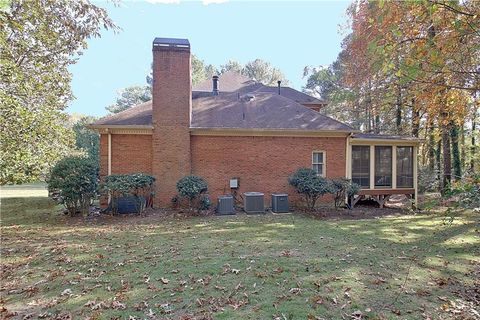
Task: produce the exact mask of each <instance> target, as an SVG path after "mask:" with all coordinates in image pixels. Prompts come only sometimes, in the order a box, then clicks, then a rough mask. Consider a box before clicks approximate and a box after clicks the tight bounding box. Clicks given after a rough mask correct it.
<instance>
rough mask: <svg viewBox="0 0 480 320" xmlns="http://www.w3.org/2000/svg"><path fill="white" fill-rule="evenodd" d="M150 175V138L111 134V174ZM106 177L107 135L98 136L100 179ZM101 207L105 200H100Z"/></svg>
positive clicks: (148, 136) (105, 203)
mask: <svg viewBox="0 0 480 320" xmlns="http://www.w3.org/2000/svg"><path fill="white" fill-rule="evenodd" d="M136 172H143V173H147V174H151V173H152V136H151V135H139V134H112V174H128V173H136ZM107 175H108V134H101V135H100V177H101V178H103V177H105V176H107ZM100 204H101V205H102V206H106V205H107V199H106V198H104V197H102V198H101V199H100Z"/></svg>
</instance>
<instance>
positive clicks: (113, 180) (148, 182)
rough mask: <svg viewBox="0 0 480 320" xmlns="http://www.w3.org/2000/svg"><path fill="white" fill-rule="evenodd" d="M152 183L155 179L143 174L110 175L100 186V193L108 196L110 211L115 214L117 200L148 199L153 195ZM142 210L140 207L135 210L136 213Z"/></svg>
mask: <svg viewBox="0 0 480 320" xmlns="http://www.w3.org/2000/svg"><path fill="white" fill-rule="evenodd" d="M154 183H155V177H153V176H150V175H148V174H144V173H132V174H112V175H109V176H107V177H105V180H104V181H103V182H102V183H101V184H100V191H101V192H102V193H107V194H109V195H110V197H111V198H112V202H111V206H112V211H113V212H114V213H116V212H117V209H118V208H117V201H118V198H120V197H127V196H135V197H143V198H145V199H148V198H150V197H152V196H153V195H154ZM136 203H137V202H136ZM138 203H143V202H138ZM142 210H143V208H141V207H139V208H137V212H138V213H140V212H141V211H142Z"/></svg>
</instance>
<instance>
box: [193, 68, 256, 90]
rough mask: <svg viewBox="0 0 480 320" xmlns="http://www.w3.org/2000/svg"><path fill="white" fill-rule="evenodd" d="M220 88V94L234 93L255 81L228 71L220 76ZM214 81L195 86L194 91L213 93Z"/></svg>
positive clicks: (209, 80) (207, 80) (205, 81)
mask: <svg viewBox="0 0 480 320" xmlns="http://www.w3.org/2000/svg"><path fill="white" fill-rule="evenodd" d="M218 82H219V83H218V87H219V90H220V92H233V91H237V90H238V89H240V88H243V87H245V86H248V85H251V84H254V83H255V81H254V80H252V79H249V78H248V77H246V76H244V75H242V74H240V73H238V72H234V71H228V72H225V73H224V74H221V75H219V76H218ZM212 87H213V84H212V79H205V80H204V81H202V82H200V83H198V84H196V85H194V86H193V88H192V91H202V92H212Z"/></svg>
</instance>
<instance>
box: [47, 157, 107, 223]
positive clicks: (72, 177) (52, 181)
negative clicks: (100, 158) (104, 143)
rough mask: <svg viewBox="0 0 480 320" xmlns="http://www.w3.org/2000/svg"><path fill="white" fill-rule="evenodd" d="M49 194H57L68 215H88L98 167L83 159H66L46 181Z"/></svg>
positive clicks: (96, 181) (95, 187) (96, 182)
mask: <svg viewBox="0 0 480 320" xmlns="http://www.w3.org/2000/svg"><path fill="white" fill-rule="evenodd" d="M47 184H48V190H49V193H50V194H59V195H60V197H59V201H60V202H61V203H63V205H64V206H65V208H66V209H67V210H68V212H69V213H70V215H74V214H76V213H77V212H81V213H82V214H84V215H88V213H89V210H90V204H91V201H92V199H93V198H94V197H95V195H96V192H97V187H98V166H97V165H96V164H95V163H94V162H93V161H92V160H90V159H88V158H84V157H78V156H74V157H66V158H64V159H62V160H60V161H59V162H57V164H56V165H55V166H54V167H53V168H52V170H51V172H50V176H49V178H48V179H47Z"/></svg>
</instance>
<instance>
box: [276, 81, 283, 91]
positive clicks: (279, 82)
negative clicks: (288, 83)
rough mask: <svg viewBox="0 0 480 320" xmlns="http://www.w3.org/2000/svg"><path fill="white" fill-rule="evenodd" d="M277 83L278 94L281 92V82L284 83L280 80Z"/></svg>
mask: <svg viewBox="0 0 480 320" xmlns="http://www.w3.org/2000/svg"><path fill="white" fill-rule="evenodd" d="M277 83H278V94H280V84H281V83H282V81H280V80H278V81H277Z"/></svg>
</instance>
